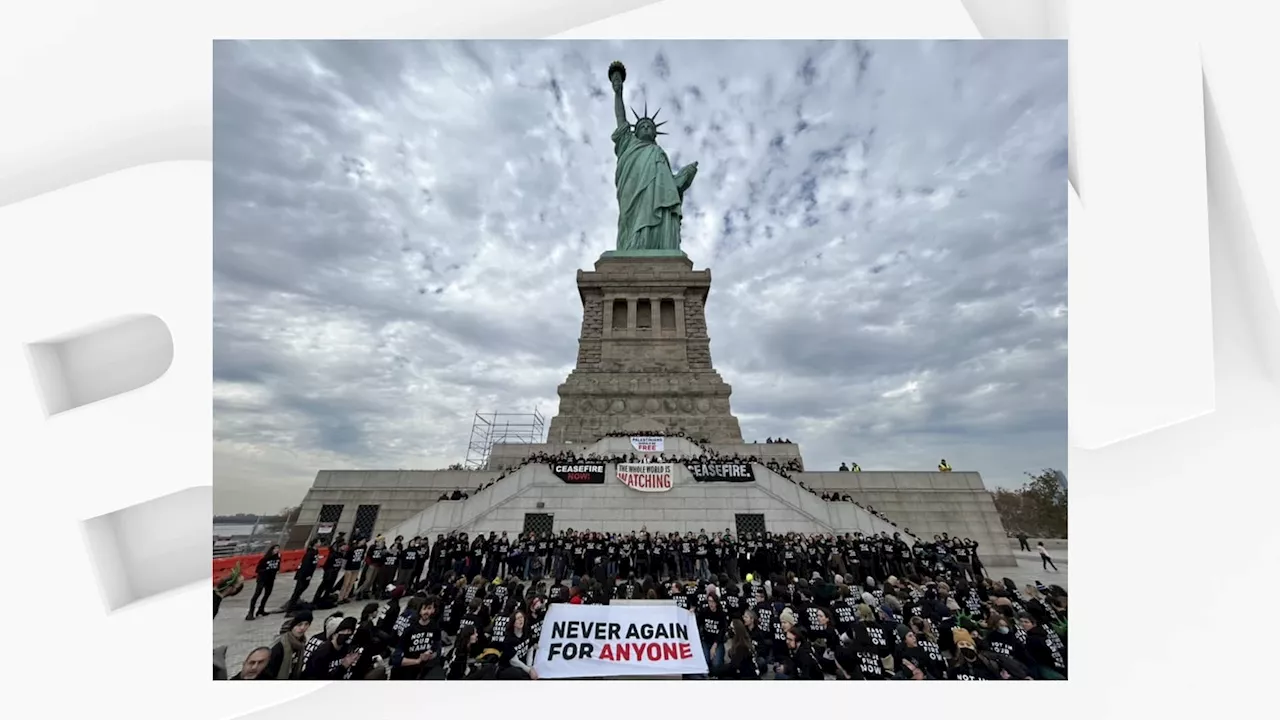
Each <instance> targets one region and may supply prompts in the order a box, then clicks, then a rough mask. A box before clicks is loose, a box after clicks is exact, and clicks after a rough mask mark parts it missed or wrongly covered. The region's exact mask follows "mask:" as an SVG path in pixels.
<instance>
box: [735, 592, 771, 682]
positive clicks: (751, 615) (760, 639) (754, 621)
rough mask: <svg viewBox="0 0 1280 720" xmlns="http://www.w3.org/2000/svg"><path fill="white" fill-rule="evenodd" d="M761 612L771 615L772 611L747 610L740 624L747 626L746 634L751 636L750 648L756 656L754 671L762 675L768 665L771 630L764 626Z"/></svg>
mask: <svg viewBox="0 0 1280 720" xmlns="http://www.w3.org/2000/svg"><path fill="white" fill-rule="evenodd" d="M761 612H768V613H769V614H770V617H772V614H773V611H772V610H771V609H768V608H761V609H760V610H759V611H757V610H748V611H746V612H745V613H743V615H742V624H743V625H744V626H745V627H746V628H747V634H748V635H749V636H750V637H751V648H752V651H753V652H754V653H755V656H756V671H757V673H758V674H759V675H761V676H763V675H764V672H765V670H767V669H768V667H769V657H770V655H772V650H773V632H772V630H771V629H770V628H766V627H765V625H767V624H768V623H763V621H762V620H761V615H760V613H761Z"/></svg>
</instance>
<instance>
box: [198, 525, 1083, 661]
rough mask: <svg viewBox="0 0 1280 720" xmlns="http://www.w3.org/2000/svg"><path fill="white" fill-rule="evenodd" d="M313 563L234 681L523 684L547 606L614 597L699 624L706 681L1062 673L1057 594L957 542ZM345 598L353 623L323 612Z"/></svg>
mask: <svg viewBox="0 0 1280 720" xmlns="http://www.w3.org/2000/svg"><path fill="white" fill-rule="evenodd" d="M320 549H321V547H320V546H319V545H318V544H317V543H313V544H312V545H311V546H310V547H309V548H308V551H307V553H306V556H305V557H304V560H303V566H302V567H301V568H300V569H299V571H298V573H297V575H296V576H295V589H294V592H293V594H292V595H291V597H290V599H289V600H288V601H287V602H286V603H285V607H284V608H282V611H283V612H284V613H285V615H286V616H287V619H286V620H285V621H284V622H283V624H282V625H281V628H280V633H279V637H278V638H277V640H276V641H275V643H274V644H273V645H271V646H267V647H261V648H256V649H254V650H253V651H252V652H250V653H249V654H248V656H247V657H245V658H244V661H243V663H242V665H241V668H240V671H239V672H238V673H237V674H236V675H235V676H234V677H233V678H232V679H385V678H390V679H450V680H456V679H464V678H465V679H537V673H536V671H535V670H534V669H533V651H534V649H535V648H536V647H537V640H538V636H539V633H540V631H541V624H542V619H543V617H544V616H545V613H546V609H547V607H548V605H550V604H553V603H557V602H567V603H572V604H584V603H585V604H608V603H609V601H610V600H611V599H614V598H625V599H671V600H672V601H673V602H674V603H675V604H677V605H679V606H681V607H684V608H686V609H688V610H690V611H692V612H695V613H697V621H698V625H699V632H700V636H701V637H702V640H703V645H704V647H703V650H704V652H705V653H706V656H707V659H708V666H709V668H710V671H711V677H715V678H726V679H729V678H733V679H756V678H772V679H917V680H919V679H956V680H994V679H1010V678H1015V679H1020V678H1038V679H1058V678H1065V677H1066V644H1065V639H1064V638H1065V627H1066V626H1065V621H1066V609H1067V602H1066V593H1065V591H1063V590H1062V589H1061V588H1059V587H1057V586H1053V587H1050V588H1046V587H1044V586H1043V585H1039V584H1037V586H1027V587H1025V588H1023V590H1022V591H1019V590H1018V588H1017V587H1016V586H1015V585H1014V584H1013V583H1012V582H1011V581H1009V580H1008V579H1004V580H1003V581H996V580H994V579H993V578H991V577H988V576H987V575H986V573H985V571H984V568H983V566H982V563H981V562H980V561H979V560H978V558H977V553H976V549H977V545H976V544H975V543H972V542H971V541H968V540H962V539H957V538H949V537H943V536H938V537H936V538H935V539H934V541H933V542H928V543H926V542H916V543H913V544H910V545H909V544H907V543H906V542H905V541H903V540H902V539H901V538H898V537H889V536H887V535H885V534H881V535H877V536H863V535H861V534H857V533H855V534H850V535H845V536H841V537H837V536H833V535H798V534H785V535H775V534H772V533H758V534H757V533H749V534H746V535H743V536H740V537H735V536H734V535H733V534H732V533H730V532H728V531H727V530H726V531H723V532H712V533H707V532H699V533H685V534H679V533H650V532H646V531H644V530H643V529H642V530H640V531H637V532H633V533H627V534H616V533H602V532H594V531H573V530H566V531H563V532H560V533H554V534H550V533H548V534H542V535H535V534H529V535H525V536H521V537H508V536H507V535H506V534H496V533H490V534H489V535H477V536H476V537H474V538H471V537H468V536H467V535H466V534H465V533H453V534H450V535H448V536H438V537H437V538H436V540H435V542H434V543H430V542H428V540H427V539H425V538H413V539H410V540H408V541H407V542H406V541H405V539H404V538H396V539H395V540H393V541H392V542H390V543H387V542H386V540H385V539H384V538H381V537H379V538H374V539H373V540H370V541H358V542H348V541H346V540H345V539H342V538H337V539H335V540H334V541H333V542H332V543H331V544H330V545H329V548H328V549H329V552H325V553H321V552H320ZM322 558H323V559H324V562H323V563H321V559H322ZM273 559H274V560H273ZM273 562H274V566H273V565H272V563H273ZM278 569H279V553H278V551H276V550H275V549H274V548H273V549H272V550H271V551H268V553H267V554H266V555H264V557H263V559H262V560H261V561H260V562H259V565H258V571H259V575H258V577H257V580H256V584H257V586H256V588H255V592H254V597H253V603H252V605H251V609H250V613H249V618H258V617H261V616H262V615H265V614H267V612H266V609H265V608H266V603H267V599H268V598H269V596H270V594H271V586H272V585H273V583H274V575H275V573H276V572H278ZM316 572H321V573H323V577H322V579H321V583H320V587H319V588H318V590H317V592H316V595H315V596H314V597H313V599H312V601H311V602H307V601H305V600H302V599H301V598H302V595H303V591H304V590H305V589H306V588H307V586H308V584H309V583H310V581H311V579H312V576H313V575H314V574H315V573H316ZM846 578H848V580H846ZM859 578H861V580H859ZM875 578H884V580H883V581H882V582H877V580H876V579H875ZM227 590H228V588H225V587H224V588H219V589H218V590H216V591H215V609H214V613H215V616H216V614H217V609H218V604H219V603H220V601H221V597H223V596H224V595H225V594H227ZM259 599H260V600H261V601H260V602H259ZM351 602H359V603H363V605H362V606H361V607H360V611H359V613H358V614H354V613H353V614H348V613H347V611H346V610H345V609H344V608H342V607H337V606H343V605H346V604H347V603H351ZM253 605H256V609H255V608H254V607H253ZM324 611H333V612H329V613H328V617H327V619H325V620H324V621H323V623H321V627H319V628H313V626H312V623H313V622H315V621H316V613H318V612H324Z"/></svg>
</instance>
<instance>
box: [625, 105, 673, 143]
mask: <svg viewBox="0 0 1280 720" xmlns="http://www.w3.org/2000/svg"><path fill="white" fill-rule="evenodd" d="M660 112H662V108H658V109H657V110H655V111H654V113H653V117H649V102H648V101H647V100H646V101H645V104H644V114H643V115H641V114H640V113H638V112H636V109H635V108H631V114H632V115H635V116H636V121H635V122H634V123H632V124H631V128H632V129H633V130H634V129H635V128H636V127H637V126H639V125H640V123H641V122H642V121H644V120H648V121H649V122H651V123H653V128H654V131H655V132H656V133H657V134H658V135H666V133H664V132H662V131H661V130H658V128H660V127H662V126H663V125H666V124H667V121H666V120H663V121H662V122H658V113H660Z"/></svg>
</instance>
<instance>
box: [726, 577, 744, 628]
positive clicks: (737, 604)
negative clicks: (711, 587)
mask: <svg viewBox="0 0 1280 720" xmlns="http://www.w3.org/2000/svg"><path fill="white" fill-rule="evenodd" d="M720 599H721V601H722V602H723V604H724V611H725V614H727V615H728V617H729V620H737V619H738V618H740V617H742V611H743V610H745V609H746V603H745V602H744V601H743V599H742V591H741V590H740V589H738V586H737V585H735V584H733V583H727V585H726V587H725V590H724V593H723V594H722V595H721V597H720Z"/></svg>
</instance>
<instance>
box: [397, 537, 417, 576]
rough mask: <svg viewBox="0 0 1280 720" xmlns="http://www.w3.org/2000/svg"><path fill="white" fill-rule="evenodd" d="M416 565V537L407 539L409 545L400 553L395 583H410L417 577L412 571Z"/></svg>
mask: <svg viewBox="0 0 1280 720" xmlns="http://www.w3.org/2000/svg"><path fill="white" fill-rule="evenodd" d="M417 567H418V538H414V539H412V540H410V541H409V546H408V547H406V548H405V549H404V551H403V552H401V553H400V568H399V569H398V570H396V585H405V586H408V585H411V584H412V583H413V581H415V580H417V579H418V577H417V576H416V575H414V574H413V571H414V570H415V569H417Z"/></svg>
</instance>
